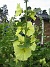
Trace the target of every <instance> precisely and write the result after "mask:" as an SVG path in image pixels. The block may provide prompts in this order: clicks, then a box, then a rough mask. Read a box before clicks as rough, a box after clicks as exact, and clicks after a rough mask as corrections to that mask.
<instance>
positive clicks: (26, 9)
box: [25, 1, 27, 44]
mask: <svg viewBox="0 0 50 67" xmlns="http://www.w3.org/2000/svg"><path fill="white" fill-rule="evenodd" d="M25 20H26V26H25V44H26V33H27V1H26V16H25Z"/></svg>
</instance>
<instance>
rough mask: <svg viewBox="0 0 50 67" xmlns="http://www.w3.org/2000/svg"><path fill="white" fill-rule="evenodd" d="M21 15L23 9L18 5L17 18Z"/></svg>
mask: <svg viewBox="0 0 50 67" xmlns="http://www.w3.org/2000/svg"><path fill="white" fill-rule="evenodd" d="M21 13H22V8H21V7H20V4H17V10H16V16H19V15H20V14H21Z"/></svg>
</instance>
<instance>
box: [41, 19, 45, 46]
mask: <svg viewBox="0 0 50 67" xmlns="http://www.w3.org/2000/svg"><path fill="white" fill-rule="evenodd" d="M43 44H44V21H43V20H42V36H41V45H43Z"/></svg>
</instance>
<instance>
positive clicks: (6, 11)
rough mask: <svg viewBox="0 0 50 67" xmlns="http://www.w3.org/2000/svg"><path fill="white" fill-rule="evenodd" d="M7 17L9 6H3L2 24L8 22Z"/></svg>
mask: <svg viewBox="0 0 50 67" xmlns="http://www.w3.org/2000/svg"><path fill="white" fill-rule="evenodd" d="M7 15H8V9H7V5H3V7H1V8H0V19H1V22H4V21H5V22H7V21H8V18H7Z"/></svg>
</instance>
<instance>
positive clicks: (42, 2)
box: [0, 0, 50, 18]
mask: <svg viewBox="0 0 50 67" xmlns="http://www.w3.org/2000/svg"><path fill="white" fill-rule="evenodd" d="M17 3H20V5H21V7H22V8H23V9H25V3H24V0H0V7H2V6H3V5H4V4H6V5H7V8H8V16H9V18H10V17H12V16H14V14H15V10H16V7H17ZM28 6H31V8H32V9H34V8H39V7H40V8H41V9H42V10H44V9H46V10H47V12H48V13H49V8H50V0H29V2H28Z"/></svg>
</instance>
